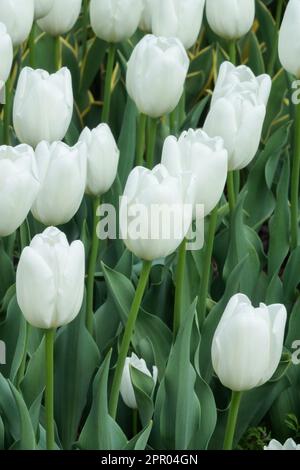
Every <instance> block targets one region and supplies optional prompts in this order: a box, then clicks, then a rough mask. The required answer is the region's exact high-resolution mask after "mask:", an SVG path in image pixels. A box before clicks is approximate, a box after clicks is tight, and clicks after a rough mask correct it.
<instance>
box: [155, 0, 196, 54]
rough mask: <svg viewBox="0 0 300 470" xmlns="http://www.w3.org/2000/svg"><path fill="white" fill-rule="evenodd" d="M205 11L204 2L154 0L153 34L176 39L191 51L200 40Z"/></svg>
mask: <svg viewBox="0 0 300 470" xmlns="http://www.w3.org/2000/svg"><path fill="white" fill-rule="evenodd" d="M203 10H204V0H164V1H161V0H154V5H153V10H152V31H153V34H155V35H156V36H165V37H176V38H178V39H179V40H180V41H181V42H182V44H183V45H184V47H185V48H186V49H189V48H190V47H192V46H193V45H194V44H195V42H196V41H197V39H198V36H199V33H200V29H201V25H202V19H203Z"/></svg>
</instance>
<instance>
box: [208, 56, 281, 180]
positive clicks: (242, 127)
mask: <svg viewBox="0 0 300 470" xmlns="http://www.w3.org/2000/svg"><path fill="white" fill-rule="evenodd" d="M271 85H272V82H271V78H270V77H269V75H266V74H263V75H260V76H259V77H255V75H254V74H253V72H252V71H251V69H249V68H248V67H246V66H244V65H242V66H239V67H234V65H232V64H231V63H230V62H223V64H222V65H221V67H220V72H219V75H218V79H217V83H216V87H215V91H214V93H213V97H212V102H211V109H210V112H209V114H208V116H207V119H206V121H205V124H204V130H205V132H207V134H208V135H209V136H211V137H216V136H220V137H222V138H223V140H224V143H225V148H226V149H227V151H228V166H229V170H230V171H232V170H240V169H242V168H245V167H246V166H247V165H248V164H249V163H250V162H251V161H252V159H253V158H254V156H255V154H256V152H257V149H258V146H259V143H260V138H261V132H262V128H263V123H264V119H265V115H266V106H267V102H268V99H269V95H270V90H271Z"/></svg>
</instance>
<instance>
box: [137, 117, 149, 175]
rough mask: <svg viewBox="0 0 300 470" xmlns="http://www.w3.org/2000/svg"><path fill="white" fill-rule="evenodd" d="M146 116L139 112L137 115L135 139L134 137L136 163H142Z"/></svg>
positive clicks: (141, 164) (138, 164)
mask: <svg viewBox="0 0 300 470" xmlns="http://www.w3.org/2000/svg"><path fill="white" fill-rule="evenodd" d="M146 123H147V116H146V115H145V114H140V115H139V116H138V126H137V139H136V165H137V166H143V165H144V152H145V140H146V139H145V137H146Z"/></svg>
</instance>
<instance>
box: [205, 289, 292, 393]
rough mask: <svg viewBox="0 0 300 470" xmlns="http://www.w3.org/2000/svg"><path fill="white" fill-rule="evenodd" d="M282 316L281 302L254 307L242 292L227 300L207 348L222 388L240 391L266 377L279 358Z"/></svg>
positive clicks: (284, 310) (257, 384) (282, 328)
mask: <svg viewBox="0 0 300 470" xmlns="http://www.w3.org/2000/svg"><path fill="white" fill-rule="evenodd" d="M286 316H287V314H286V309H285V307H284V305H281V304H274V305H270V306H266V305H265V304H260V306H259V307H258V308H254V307H252V305H251V302H250V300H249V299H248V297H246V296H245V295H243V294H236V295H234V296H233V297H232V298H231V299H230V301H229V303H228V305H227V307H226V309H225V312H224V313H223V316H222V318H221V320H220V323H219V325H218V327H217V329H216V332H215V335H214V338H213V342H212V351H211V353H212V363H213V368H214V370H215V372H216V374H217V376H218V377H219V379H220V381H221V382H222V384H223V385H224V386H225V387H228V388H230V389H231V390H233V391H235V392H242V391H246V390H251V389H252V388H255V387H259V386H260V385H263V384H264V383H266V382H268V380H270V378H271V377H272V375H273V374H274V372H275V371H276V369H277V367H278V364H279V361H280V358H281V354H282V348H283V338H284V328H285V323H286Z"/></svg>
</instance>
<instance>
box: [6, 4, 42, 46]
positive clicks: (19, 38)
mask: <svg viewBox="0 0 300 470" xmlns="http://www.w3.org/2000/svg"><path fill="white" fill-rule="evenodd" d="M33 15H34V0H0V22H1V23H4V24H5V26H6V29H7V32H8V34H9V35H10V37H11V39H12V42H13V45H14V46H19V45H20V44H22V42H24V41H25V40H26V39H27V38H28V36H29V34H30V31H31V28H32V24H33Z"/></svg>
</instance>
